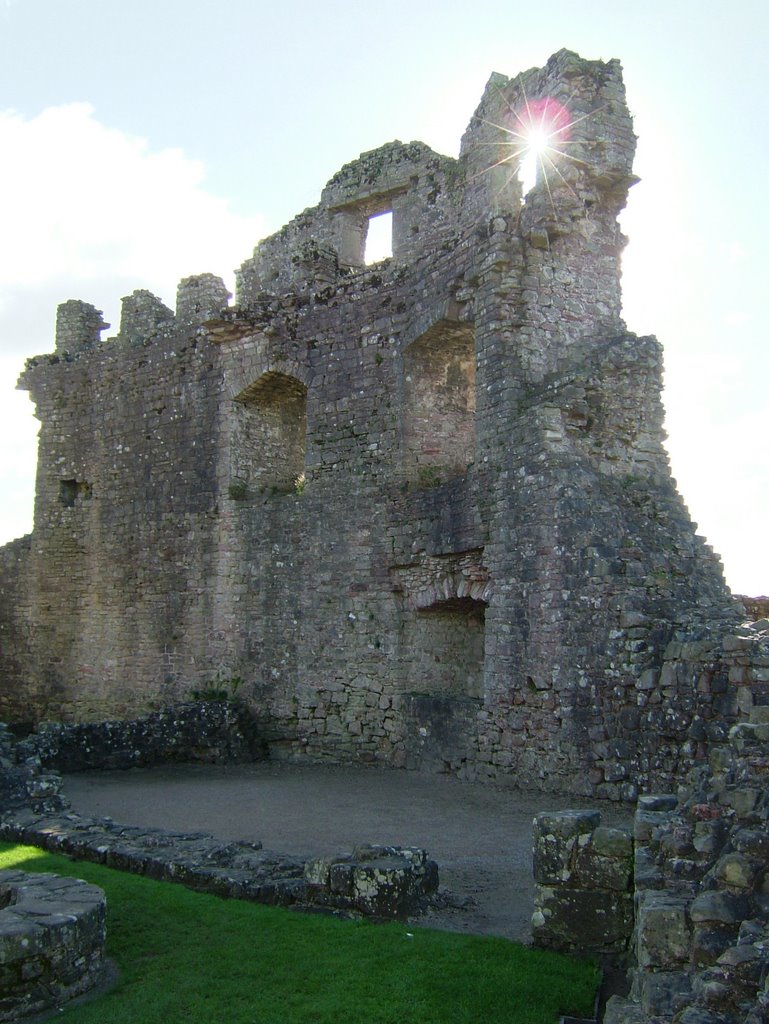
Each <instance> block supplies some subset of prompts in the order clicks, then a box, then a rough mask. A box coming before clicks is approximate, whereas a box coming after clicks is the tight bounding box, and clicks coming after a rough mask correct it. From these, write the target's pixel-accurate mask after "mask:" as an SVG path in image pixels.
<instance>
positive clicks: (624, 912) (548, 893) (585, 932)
mask: <svg viewBox="0 0 769 1024" xmlns="http://www.w3.org/2000/svg"><path fill="white" fill-rule="evenodd" d="M534 881H535V883H536V894H535V909H534V915H533V917H532V937H533V940H534V944H535V945H537V946H542V947H545V948H549V949H558V950H561V951H564V952H574V951H578V952H580V953H593V954H609V953H612V954H620V953H623V952H624V951H625V950H626V949H627V947H628V944H629V941H630V936H631V934H632V931H633V892H632V888H633V839H632V836H631V835H630V833H629V832H627V831H625V830H624V829H617V828H605V827H602V826H601V815H600V814H599V813H598V812H597V811H559V812H557V813H551V814H539V815H537V817H536V818H535V819H534Z"/></svg>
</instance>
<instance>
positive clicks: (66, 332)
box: [56, 299, 110, 355]
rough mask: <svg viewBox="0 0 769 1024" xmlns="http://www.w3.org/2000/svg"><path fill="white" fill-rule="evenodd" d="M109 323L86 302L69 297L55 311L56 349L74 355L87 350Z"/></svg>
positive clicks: (96, 342)
mask: <svg viewBox="0 0 769 1024" xmlns="http://www.w3.org/2000/svg"><path fill="white" fill-rule="evenodd" d="M109 326H110V325H109V324H108V323H105V321H104V319H103V313H102V311H101V310H100V309H96V307H95V306H92V305H91V304H90V303H88V302H81V301H80V300H79V299H70V300H69V301H68V302H63V303H62V304H61V305H60V306H59V308H58V310H57V311H56V351H57V352H59V353H62V354H65V353H66V354H69V355H74V354H75V353H77V352H82V351H87V350H88V349H91V348H93V347H94V346H95V345H98V344H99V342H100V341H101V332H102V331H103V330H106V329H107V328H108V327H109Z"/></svg>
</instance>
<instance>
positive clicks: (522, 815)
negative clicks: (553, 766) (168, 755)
mask: <svg viewBox="0 0 769 1024" xmlns="http://www.w3.org/2000/svg"><path fill="white" fill-rule="evenodd" d="M64 789H65V793H66V795H67V796H68V797H69V799H70V800H71V801H72V807H73V810H76V811H78V812H79V813H81V814H85V815H107V816H109V817H111V818H113V819H114V820H115V821H117V822H121V823H124V824H127V825H147V826H154V827H161V828H168V829H173V830H178V831H187V832H192V831H205V832H210V833H212V834H213V835H215V836H217V837H220V838H222V839H227V840H232V839H248V840H255V839H258V840H260V841H261V842H262V844H263V846H264V848H265V850H269V851H274V852H279V853H285V854H292V855H294V856H300V857H306V858H310V857H317V856H321V855H327V854H336V853H339V854H344V853H350V852H351V851H352V848H353V846H355V845H356V844H357V843H382V844H386V845H398V846H420V847H424V848H425V849H427V850H428V851H429V853H430V855H431V856H432V857H433V859H434V860H436V861H437V863H438V867H439V871H440V881H441V890H446V891H447V894H448V897H449V899H448V902H449V904H451V905H449V906H447V907H446V908H445V909H440V910H432V911H430V912H429V913H428V914H427V915H426V916H425V917H423V918H420V920H419V922H418V923H420V924H423V925H427V926H430V927H435V928H446V929H452V930H459V931H467V932H478V933H484V934H491V935H502V936H506V937H507V938H512V939H517V940H518V941H521V942H528V941H529V940H530V934H531V933H530V920H531V914H532V910H533V906H534V883H533V880H532V874H531V842H532V840H531V833H532V829H531V826H532V820H533V818H534V815H535V814H537V813H538V812H539V811H547V810H555V809H558V808H566V807H575V806H591V807H595V808H596V809H598V810H600V811H601V813H602V820H603V824H605V825H627V824H629V822H630V820H631V811H630V809H629V808H627V807H622V806H618V805H614V804H602V803H600V802H593V803H591V804H589V805H587V804H584V803H582V802H580V801H575V800H573V799H569V798H568V797H558V796H553V795H551V794H543V793H524V792H521V791H518V790H513V789H509V788H502V787H497V786H493V785H490V784H487V783H468V782H459V781H458V780H457V779H454V778H450V777H447V776H441V775H437V776H436V775H422V774H418V773H414V772H405V771H385V770H377V769H371V768H349V767H335V766H319V765H308V766H296V765H286V764H279V763H274V762H258V763H256V764H249V765H231V766H194V765H169V766H165V767H161V768H148V769H132V770H131V771H110V772H83V773H80V774H77V775H68V776H66V780H65V786H64Z"/></svg>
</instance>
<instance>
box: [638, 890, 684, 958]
mask: <svg viewBox="0 0 769 1024" xmlns="http://www.w3.org/2000/svg"><path fill="white" fill-rule="evenodd" d="M688 904H689V900H687V899H686V898H685V897H679V896H674V895H671V894H669V893H666V892H655V891H651V890H647V891H646V892H644V893H643V894H642V896H641V899H640V901H639V904H638V910H637V929H636V944H637V955H638V963H639V966H641V967H644V968H658V969H661V970H665V969H666V968H668V969H669V968H670V967H671V965H675V964H683V963H686V962H687V961H688V959H689V952H690V947H691V927H690V925H689V920H688V917H687V907H688Z"/></svg>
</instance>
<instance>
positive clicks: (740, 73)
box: [0, 0, 769, 595]
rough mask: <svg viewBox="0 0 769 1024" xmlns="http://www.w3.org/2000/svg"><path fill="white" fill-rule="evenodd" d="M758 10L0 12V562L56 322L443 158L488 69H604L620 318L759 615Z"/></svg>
mask: <svg viewBox="0 0 769 1024" xmlns="http://www.w3.org/2000/svg"><path fill="white" fill-rule="evenodd" d="M767 38H769V5H767V4H766V2H765V0H731V2H729V3H727V2H725V0H697V2H689V0H665V2H660V0H646V3H644V4H643V5H640V4H630V3H627V2H625V0H611V2H603V0H580V2H579V3H575V2H574V0H568V2H564V0H549V2H548V3H547V4H540V3H533V2H532V3H521V2H516V0H474V2H473V3H468V2H467V0H440V2H433V0H387V3H382V4H379V5H375V4H368V3H359V4H350V3H349V0H344V2H338V0H324V2H323V3H318V2H317V0H313V2H303V0H283V2H282V3H279V4H278V3H270V4H266V3H264V2H262V0H217V3H207V2H202V0H132V2H131V3H130V4H129V3H126V2H125V0H0V431H2V437H3V438H4V443H3V444H2V446H0V543H3V542H5V541H6V540H10V539H11V538H13V537H16V536H20V535H21V534H23V533H27V532H29V531H30V529H31V528H32V499H33V492H34V472H35V460H36V430H37V426H38V424H37V421H36V420H35V419H34V418H33V415H32V412H33V407H32V404H31V402H30V400H29V399H28V397H27V396H26V395H25V394H24V393H22V392H18V391H16V390H14V387H15V382H16V379H17V377H18V375H19V373H20V372H21V370H22V369H23V366H24V361H25V359H26V358H28V357H29V356H32V355H37V354H40V353H43V352H49V351H51V350H52V349H53V330H54V323H55V315H56V306H57V305H58V304H59V303H60V302H64V301H66V300H67V299H71V298H79V299H84V300H85V301H87V302H91V303H93V304H94V305H96V306H97V307H98V308H99V309H103V310H104V313H105V318H106V320H107V321H109V322H110V323H111V324H112V325H113V329H112V330H111V331H107V332H105V333H104V335H103V336H104V337H108V336H109V335H110V334H112V333H115V332H116V331H117V328H118V326H119V310H120V299H121V297H122V296H124V295H128V294H130V293H131V292H132V291H134V290H135V289H137V288H149V289H150V290H151V291H153V292H154V293H155V294H157V295H159V296H160V297H161V298H162V299H163V300H164V301H165V302H166V304H168V305H170V306H173V305H174V301H175V291H176V284H177V282H178V281H179V280H180V279H181V278H182V277H186V276H188V275H190V274H196V273H202V272H206V271H210V272H213V273H215V274H218V275H220V276H222V277H224V279H225V281H227V282H228V284H229V285H230V287H232V286H233V283H234V277H233V270H234V268H235V267H237V266H239V265H240V264H241V263H242V262H243V261H244V260H245V259H246V258H247V257H248V256H249V255H250V254H251V252H252V250H253V247H254V245H255V244H256V242H257V241H258V240H259V239H260V238H261V237H264V236H265V235H267V234H270V233H271V232H273V231H275V230H277V229H278V228H279V227H281V226H282V225H283V224H284V223H285V222H286V221H288V220H289V219H290V218H291V217H292V216H294V215H295V214H297V213H299V212H300V211H301V210H302V209H304V208H305V207H307V206H313V205H315V204H316V203H317V202H318V200H319V197H320V191H321V189H322V187H323V185H324V184H325V182H326V181H327V180H328V179H329V178H330V177H331V176H332V175H333V174H334V172H335V171H336V170H338V169H339V168H340V167H341V166H342V165H343V164H344V163H347V162H348V161H350V160H353V159H355V158H356V157H357V156H358V154H359V153H361V152H364V151H366V150H369V149H374V148H376V147H377V146H380V145H382V144H383V143H385V142H388V141H390V140H391V139H395V138H398V139H400V140H402V141H404V142H406V141H410V140H412V139H420V140H422V141H423V142H426V143H427V144H428V145H430V146H431V147H432V148H433V149H436V150H438V151H439V152H442V153H446V154H448V155H452V156H456V155H457V154H458V151H459V141H460V138H461V135H462V133H463V131H464V129H465V127H466V125H467V123H468V121H469V120H470V117H471V116H472V113H473V111H474V109H475V107H476V106H477V103H478V101H479V99H480V96H481V93H482V92H483V88H484V85H485V83H486V81H487V80H488V78H489V75H490V74H491V72H493V71H498V72H501V73H502V74H505V75H507V76H514V75H515V74H517V73H518V72H520V71H524V70H526V69H527V68H529V67H533V66H537V67H539V66H541V65H543V64H544V63H545V61H546V60H547V58H548V57H549V56H550V54H552V53H554V52H556V51H557V50H559V49H561V48H563V47H566V48H568V49H571V50H575V51H577V52H578V53H580V54H581V55H582V56H583V57H587V58H591V59H602V60H609V59H611V58H613V57H617V58H619V59H620V61H621V62H622V65H623V68H624V74H625V84H626V88H627V95H628V102H629V106H630V109H631V112H632V114H633V116H634V125H635V131H636V134H637V135H638V136H639V143H638V153H637V158H636V166H635V170H636V173H637V174H638V175H640V177H641V179H642V180H641V182H640V184H638V185H636V186H635V187H634V188H633V189H632V191H631V195H630V200H629V202H628V207H627V209H626V211H625V212H624V213H623V215H622V224H623V230H624V232H625V234H626V235H627V236H628V237H629V239H630V242H629V245H628V247H627V249H626V250H625V254H624V257H623V288H624V307H623V315H624V317H625V319H626V321H627V324H628V327H629V328H630V330H633V331H635V332H637V333H638V334H654V335H656V336H657V338H658V339H659V340H660V342H661V343H662V345H663V347H664V351H665V365H666V374H665V392H664V395H663V398H664V402H665V406H666V410H667V418H666V429H667V431H668V435H669V439H668V442H667V443H668V450H669V452H670V456H671V463H672V469H673V475H674V477H675V478H676V480H677V481H678V485H679V489H680V491H681V493H682V494H683V496H684V499H685V501H686V503H687V505H688V507H689V510H690V512H691V515H692V518H693V519H694V520H695V522H696V523H697V524H698V531H699V532H700V533H701V534H703V535H705V536H706V537H707V538H708V541H709V543H710V544H711V545H712V546H713V547H714V548H715V550H716V551H717V552H718V553H719V554H720V555H721V557H722V559H723V563H724V571H725V574H726V579H727V582H728V583H729V584H730V586H731V587H732V589H733V590H734V591H735V592H736V593H744V594H750V595H758V594H767V593H769V541H768V540H767V531H766V525H765V517H766V509H767V508H769V440H768V439H769V387H768V386H767V384H768V382H769V344H767V342H768V341H769V337H768V335H769V328H768V327H767V324H768V323H769V318H767V316H766V313H765V309H764V305H765V300H766V298H767V295H769V288H768V287H767V285H768V284H769V282H768V281H767V270H768V269H769V257H768V256H767V241H766V240H767V238H769V205H768V204H767V200H766V188H765V185H764V179H765V177H766V175H767V170H768V169H769V132H767V114H766V94H767V85H766V39H767Z"/></svg>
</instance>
